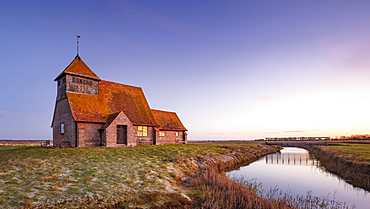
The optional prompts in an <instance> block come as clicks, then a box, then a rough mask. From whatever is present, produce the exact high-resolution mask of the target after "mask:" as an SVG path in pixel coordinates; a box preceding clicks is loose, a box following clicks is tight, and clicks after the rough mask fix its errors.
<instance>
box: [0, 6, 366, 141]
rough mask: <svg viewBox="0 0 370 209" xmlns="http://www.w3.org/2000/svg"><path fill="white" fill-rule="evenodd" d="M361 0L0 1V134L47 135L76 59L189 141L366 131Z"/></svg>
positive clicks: (15, 136)
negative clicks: (60, 87)
mask: <svg viewBox="0 0 370 209" xmlns="http://www.w3.org/2000/svg"><path fill="white" fill-rule="evenodd" d="M369 11H370V1H368V0H366V1H361V0H356V1H353V0H352V1H349V0H348V1H343V0H335V1H334V0H332V1H322V0H320V1H315V0H314V1H294V0H261V1H249V0H233V1H230V0H219V1H196V0H186V1H184V0H179V1H173V0H166V1H163V0H157V1H149V0H143V1H134V0H114V1H113V0H112V1H111V0H107V1H102V0H100V1H98V0H89V1H87V0H86V1H84V0H81V1H69V0H67V1H46V0H44V1H43V0H40V1H25V0H23V1H4V0H0V26H1V33H0V47H1V50H0V60H1V62H0V63H1V65H0V71H1V77H0V79H1V80H0V95H1V103H0V139H9V138H11V139H51V138H52V134H51V128H50V124H51V120H52V116H53V109H54V105H55V97H56V83H55V82H54V79H55V77H56V76H57V75H58V74H59V73H60V72H62V71H63V70H64V69H65V67H66V66H67V65H68V64H69V63H70V62H71V61H72V60H73V58H74V57H75V55H76V35H80V36H81V39H80V53H79V54H80V56H81V58H82V59H83V60H84V62H85V63H86V64H87V65H88V66H89V67H90V68H91V69H92V70H93V71H94V72H95V73H96V74H97V75H98V76H99V77H100V78H101V79H104V80H109V81H114V82H118V83H124V84H129V85H134V86H140V87H142V88H143V90H144V92H145V95H146V97H147V100H148V102H149V104H150V106H151V108H154V109H162V110H168V111H175V112H177V114H178V115H179V117H180V119H181V120H182V122H183V123H184V125H185V127H186V128H187V129H188V130H189V132H188V134H189V139H254V138H263V137H272V136H340V135H351V134H368V133H370V131H369V128H370V120H368V118H370V111H369V107H370V82H369V79H370V12H369Z"/></svg>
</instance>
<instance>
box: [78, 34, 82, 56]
mask: <svg viewBox="0 0 370 209" xmlns="http://www.w3.org/2000/svg"><path fill="white" fill-rule="evenodd" d="M80 38H81V36H77V56H79V55H78V52H79V44H80Z"/></svg>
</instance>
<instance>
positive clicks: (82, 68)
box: [54, 55, 100, 81]
mask: <svg viewBox="0 0 370 209" xmlns="http://www.w3.org/2000/svg"><path fill="white" fill-rule="evenodd" d="M64 74H71V75H77V76H80V77H85V78H91V79H94V80H100V78H99V77H98V76H97V75H96V74H95V73H94V72H93V71H92V70H91V69H90V68H89V67H88V66H87V65H86V64H85V62H84V61H82V59H81V57H80V56H78V55H77V56H76V57H75V58H74V60H73V61H72V62H71V63H70V64H69V65H68V66H67V67H66V69H64V71H63V72H61V73H60V74H59V75H58V76H57V77H56V78H55V80H54V81H56V80H58V79H59V77H61V76H62V75H64Z"/></svg>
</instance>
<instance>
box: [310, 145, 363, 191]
mask: <svg viewBox="0 0 370 209" xmlns="http://www.w3.org/2000/svg"><path fill="white" fill-rule="evenodd" d="M303 148H305V149H307V150H308V151H309V152H310V153H311V154H313V155H314V156H315V158H317V159H318V160H320V162H321V164H322V166H324V167H325V168H326V169H327V170H328V171H329V172H331V173H334V174H336V175H338V176H339V177H341V178H342V179H344V180H346V181H347V182H348V183H349V184H352V185H353V186H356V187H360V188H363V189H365V190H367V191H370V164H369V163H367V162H359V161H354V160H353V159H350V158H347V157H345V156H343V155H341V153H340V152H338V151H334V150H331V149H328V148H326V147H324V146H307V147H303Z"/></svg>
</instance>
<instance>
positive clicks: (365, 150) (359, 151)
mask: <svg viewBox="0 0 370 209" xmlns="http://www.w3.org/2000/svg"><path fill="white" fill-rule="evenodd" d="M327 148H328V149H331V150H333V151H337V152H339V153H340V155H342V156H343V157H344V158H347V159H349V160H353V161H360V162H367V163H370V144H345V143H343V144H332V145H330V146H328V147H327ZM339 153H338V154H339Z"/></svg>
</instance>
